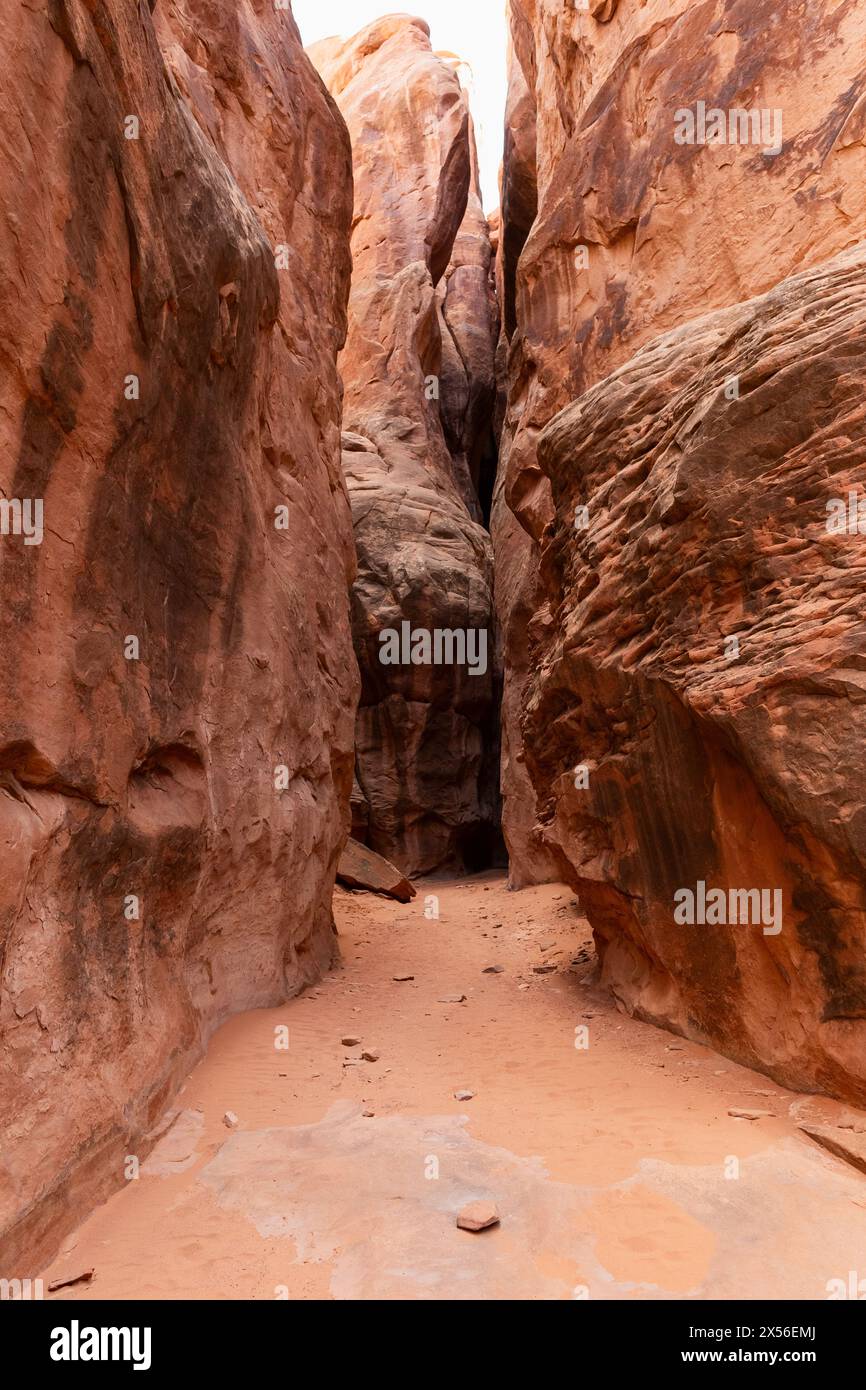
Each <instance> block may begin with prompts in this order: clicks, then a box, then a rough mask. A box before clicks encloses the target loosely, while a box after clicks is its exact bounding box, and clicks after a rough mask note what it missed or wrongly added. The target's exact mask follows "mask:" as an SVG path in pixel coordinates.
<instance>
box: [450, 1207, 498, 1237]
mask: <svg viewBox="0 0 866 1390" xmlns="http://www.w3.org/2000/svg"><path fill="white" fill-rule="evenodd" d="M499 1222H500V1217H499V1211H498V1209H497V1206H496V1203H495V1202H470V1203H469V1205H468V1206H465V1207H464V1208H463V1210H462V1211H461V1212H458V1214H457V1225H458V1226H459V1227H460V1230H461V1231H487V1230H489V1228H490V1227H491V1226H498V1225H499Z"/></svg>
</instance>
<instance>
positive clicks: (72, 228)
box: [0, 0, 357, 1275]
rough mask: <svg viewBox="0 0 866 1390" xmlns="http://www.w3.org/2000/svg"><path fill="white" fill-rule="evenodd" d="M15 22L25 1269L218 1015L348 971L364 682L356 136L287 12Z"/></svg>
mask: <svg viewBox="0 0 866 1390" xmlns="http://www.w3.org/2000/svg"><path fill="white" fill-rule="evenodd" d="M8 8H9V10H10V11H11V13H7V14H6V15H5V23H6V24H7V25H8V26H9V27H8V29H7V32H6V35H5V52H6V56H5V60H4V68H5V76H4V91H3V96H2V101H0V144H2V150H3V166H4V170H5V173H4V200H3V211H2V213H0V357H2V373H0V393H2V410H0V422H2V423H0V430H2V434H3V471H4V477H3V495H4V498H5V499H7V501H10V500H11V499H15V500H17V501H19V502H21V501H24V502H28V503H32V502H34V500H38V501H40V502H42V503H43V504H44V535H43V536H42V537H41V544H40V543H32V542H35V541H36V535H35V531H33V532H31V533H30V535H29V538H26V537H25V535H23V534H21V533H20V532H19V533H18V534H15V532H14V530H13V529H11V528H10V527H7V526H6V525H5V522H6V520H8V519H9V517H10V516H11V515H12V513H10V512H5V511H4V534H3V536H2V538H0V565H2V571H0V573H2V591H3V603H2V607H0V643H2V666H3V681H2V688H0V712H2V746H0V843H2V849H3V875H2V887H0V902H2V909H0V971H2V976H0V1027H2V1053H0V1058H2V1062H0V1066H2V1071H0V1110H2V1122H0V1123H2V1139H0V1233H2V1234H0V1249H2V1264H3V1271H2V1272H4V1273H5V1272H7V1271H11V1272H12V1273H17V1274H19V1275H20V1274H21V1272H22V1271H21V1268H20V1266H19V1260H25V1261H26V1263H27V1265H28V1266H30V1267H33V1266H36V1264H37V1262H38V1260H39V1258H40V1255H41V1253H42V1252H44V1251H47V1250H48V1249H49V1248H50V1246H52V1245H53V1244H54V1243H56V1241H57V1240H58V1239H59V1238H60V1236H61V1235H62V1234H63V1230H64V1228H65V1227H66V1226H67V1225H68V1224H69V1223H70V1222H71V1221H72V1220H74V1219H75V1218H76V1217H77V1216H78V1215H80V1211H81V1209H82V1207H84V1206H86V1205H87V1204H88V1203H90V1202H92V1201H93V1200H95V1199H97V1198H98V1197H99V1196H101V1195H104V1193H105V1192H106V1191H107V1190H109V1189H110V1188H111V1186H113V1185H117V1184H119V1183H120V1182H121V1180H122V1177H123V1174H124V1157H125V1155H128V1154H133V1155H142V1154H143V1153H144V1152H145V1151H146V1148H147V1143H148V1141H147V1138H146V1136H147V1132H148V1130H149V1128H150V1127H151V1125H152V1123H153V1121H154V1119H155V1117H156V1116H157V1115H158V1114H159V1113H160V1111H161V1110H162V1109H163V1108H164V1105H165V1103H166V1100H167V1099H168V1098H169V1097H170V1095H171V1094H172V1092H173V1091H174V1090H175V1088H176V1087H177V1084H178V1082H179V1080H180V1078H181V1077H182V1076H183V1074H184V1073H185V1072H186V1071H187V1070H188V1068H189V1066H190V1065H191V1063H192V1062H193V1061H194V1060H195V1058H196V1057H197V1056H198V1055H199V1054H200V1053H201V1051H202V1049H203V1046H204V1043H205V1041H206V1039H207V1037H208V1035H209V1033H210V1032H211V1031H212V1030H213V1028H214V1027H215V1026H216V1024H217V1023H218V1022H219V1021H220V1020H221V1019H222V1018H223V1017H225V1016H226V1014H227V1013H229V1012H231V1011H233V1010H238V1009H242V1008H251V1007H256V1006H262V1005H267V1004H274V1003H276V1002H278V1001H279V1000H281V999H283V998H285V997H286V996H287V995H289V994H291V993H293V992H295V991H297V990H298V989H299V988H300V987H302V985H303V984H304V983H305V982H307V981H310V980H311V979H313V978H315V977H316V976H317V975H318V974H319V973H320V972H321V970H322V969H323V968H325V967H326V966H327V965H328V963H329V961H330V959H331V956H332V950H333V926H332V918H331V907H330V898H331V890H332V886H333V879H334V871H335V863H336V858H337V855H338V852H339V849H340V847H341V844H342V842H343V841H344V838H345V834H346V829H347V826H346V813H347V806H348V797H349V791H350V787H351V779H352V764H353V755H352V744H353V723H354V713H355V704H356V699H357V670H356V666H355V663H354V659H353V655H352V646H351V629H350V618H349V604H348V586H349V584H350V583H351V580H352V578H353V574H354V561H353V546H352V531H351V518H350V512H349V508H348V502H347V498H346V495H345V488H344V483H343V479H342V472H341V468H340V384H339V379H338V376H337V371H336V356H337V352H338V350H339V348H340V346H341V345H342V342H343V341H344V337H345V327H346V302H347V295H348V284H349V275H350V260H349V248H348V234H349V226H350V218H351V203H352V176H351V162H350V149H349V141H348V136H347V133H346V130H345V126H344V124H343V122H342V119H341V118H340V116H339V113H338V112H337V111H336V108H335V107H334V105H333V103H332V101H331V99H330V97H329V96H328V94H327V92H326V91H325V90H324V88H323V86H322V84H321V82H320V80H319V78H318V76H317V75H316V74H315V72H314V70H313V68H312V66H311V65H310V63H309V61H308V60H307V58H306V57H305V55H304V53H303V50H302V48H301V44H300V39H299V36H298V33H297V30H296V28H295V25H294V21H293V19H292V17H291V14H290V13H289V12H287V11H275V9H274V6H273V4H272V3H271V0H237V3H235V0H233V3H232V4H231V5H226V4H222V3H220V0H159V3H158V4H157V5H156V7H154V5H153V3H151V5H150V7H149V8H148V6H147V5H131V4H129V3H127V0H99V3H96V4H93V3H89V2H88V3H85V0H52V2H51V3H49V0H36V2H35V3H32V4H26V5H25V4H23V3H17V0H15V3H12V4H11V5H10V6H9V7H8ZM154 9H155V13H154V14H153V15H152V14H151V11H154ZM10 505H11V501H10ZM29 514H30V516H31V517H32V516H33V515H34V512H33V510H32V509H31V512H30V513H29ZM24 1272H25V1273H28V1272H29V1268H28V1269H27V1270H25V1271H24Z"/></svg>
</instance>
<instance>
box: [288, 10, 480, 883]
mask: <svg viewBox="0 0 866 1390" xmlns="http://www.w3.org/2000/svg"><path fill="white" fill-rule="evenodd" d="M311 56H312V57H313V60H314V62H315V63H316V65H317V67H318V68H319V70H320V72H321V73H322V75H323V77H324V78H325V81H326V82H327V84H328V86H329V88H330V90H331V92H332V94H333V95H334V97H335V99H336V100H337V102H338V104H339V106H340V109H341V111H342V113H343V115H344V117H345V119H346V123H347V125H348V127H349V132H350V135H351V137H352V147H353V155H354V171H355V208H354V222H353V232H352V256H353V262H354V269H353V278H352V293H351V299H350V305H349V330H348V338H347V342H346V348H345V351H344V352H343V354H342V356H341V359H340V369H341V373H342V377H343V382H344V386H345V409H344V421H343V423H344V431H345V434H344V452H343V465H344V471H345V476H346V482H347V484H348V489H349V497H350V500H351V504H352V514H353V518H354V526H355V541H356V546H357V551H358V578H357V581H356V584H355V588H354V592H353V631H354V639H355V649H356V653H357V655H358V662H359V665H360V668H361V678H362V693H361V703H360V709H359V713H358V721H357V728H356V773H357V782H358V786H357V789H356V796H355V807H356V810H355V816H356V825H357V827H358V833H363V834H364V836H365V838H366V840H367V842H368V843H369V845H370V846H371V847H372V848H373V849H375V850H377V851H378V852H380V853H381V854H384V855H385V856H386V857H387V858H389V859H391V860H393V861H394V863H395V864H397V865H398V866H399V867H400V868H401V869H402V870H403V871H404V872H406V873H409V874H420V873H430V872H433V871H437V870H443V869H454V868H459V867H462V866H464V865H466V866H468V867H470V868H477V867H481V866H482V864H483V863H485V862H489V857H490V853H491V851H492V849H493V847H494V845H495V843H496V840H497V834H498V831H497V824H498V795H497V770H496V748H497V732H496V727H495V725H496V719H497V715H496V707H497V682H496V676H495V671H494V660H493V658H494V640H493V623H492V616H491V606H492V599H491V590H492V555H491V544H490V538H489V535H488V533H487V531H486V530H485V528H484V526H483V524H482V521H483V511H484V508H483V504H482V501H481V492H483V487H482V486H481V484H482V478H483V475H484V472H485V468H486V469H487V471H488V472H489V471H490V470H491V468H492V462H491V458H490V450H491V448H492V445H491V437H492V436H491V424H492V411H493V401H494V394H495V379H494V360H493V354H494V347H495V341H496V334H497V323H496V318H497V315H496V309H495V303H494V297H493V295H492V291H491V283H490V282H491V256H492V252H491V247H490V240H489V234H488V229H487V225H486V222H485V220H484V216H483V212H482V209H481V202H480V198H479V195H478V189H477V176H476V174H475V170H474V152H473V140H472V135H471V123H470V118H469V112H468V107H467V103H466V98H465V95H464V93H463V92H462V90H461V87H460V83H459V80H458V78H457V75H456V73H455V71H454V69H453V66H452V65H450V64H449V63H448V62H447V61H445V60H443V59H442V58H440V57H437V56H436V55H435V54H434V53H433V52H432V51H431V48H430V38H429V30H428V27H427V25H426V24H425V23H424V22H423V21H422V20H419V19H412V18H410V17H408V16H406V15H394V16H389V17H388V18H385V19H382V20H379V21H377V22H376V23H374V24H371V25H369V26H368V27H367V28H366V29H364V30H362V31H361V32H360V33H359V34H357V35H356V36H355V37H354V38H353V39H351V40H349V41H347V42H342V41H340V40H325V41H324V42H322V43H319V44H316V45H314V46H313V48H312V49H311ZM485 458H486V460H487V462H486V464H485ZM404 624H408V625H410V626H409V628H408V631H411V632H412V633H415V632H418V631H425V632H428V633H432V632H434V631H435V630H437V629H438V630H440V631H447V632H459V633H470V632H471V633H473V634H476V638H475V640H476V641H477V640H480V639H479V637H478V636H477V635H478V634H483V640H484V642H485V643H486V657H485V660H484V662H483V669H482V663H481V661H476V662H475V670H474V671H473V669H472V668H471V667H470V665H469V664H467V663H449V664H440V665H433V664H417V665H416V664H405V662H402V661H401V662H400V663H399V664H391V665H388V664H383V662H382V660H381V659H380V658H381V655H382V652H383V645H382V641H381V638H382V635H383V634H387V633H389V632H400V631H402V629H403V625H404Z"/></svg>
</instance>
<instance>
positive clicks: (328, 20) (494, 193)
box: [292, 0, 506, 212]
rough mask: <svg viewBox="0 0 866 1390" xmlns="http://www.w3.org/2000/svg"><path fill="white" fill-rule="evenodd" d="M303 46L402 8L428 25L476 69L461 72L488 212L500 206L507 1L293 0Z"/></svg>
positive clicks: (440, 43) (434, 38)
mask: <svg viewBox="0 0 866 1390" xmlns="http://www.w3.org/2000/svg"><path fill="white" fill-rule="evenodd" d="M292 10H293V12H294V16H295V19H296V21H297V24H298V28H299V29H300V31H301V37H302V39H303V40H304V43H305V44H311V43H315V42H316V41H317V40H318V39H327V38H330V37H331V36H332V35H334V34H339V35H340V36H341V37H343V38H351V36H352V35H353V34H356V33H357V32H358V30H359V29H363V28H364V26H365V25H366V24H369V23H370V21H371V20H373V19H378V18H379V17H380V16H381V15H384V14H398V13H401V12H404V13H409V14H413V15H418V16H419V17H420V18H421V19H426V21H427V23H428V24H429V25H430V39H431V42H432V44H433V47H434V49H446V50H448V51H449V52H451V53H456V54H457V55H458V56H459V57H460V58H462V59H464V61H465V62H467V63H468V64H469V66H470V68H471V69H472V75H471V78H470V77H469V76H468V75H463V81H464V84H465V85H466V86H467V87H468V88H469V91H470V95H471V102H472V115H473V117H474V118H475V134H476V138H477V140H478V159H479V163H480V166H481V186H482V192H483V200H484V210H485V212H493V210H494V209H495V208H497V207H498V206H499V186H498V179H499V164H500V161H501V159H502V127H503V122H504V114H505V89H506V70H505V23H506V21H505V0H408V3H407V4H406V5H405V6H404V7H403V8H402V11H401V7H400V5H399V3H398V4H396V5H394V6H389V5H388V0H292Z"/></svg>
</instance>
